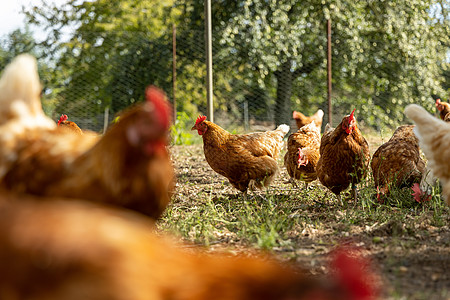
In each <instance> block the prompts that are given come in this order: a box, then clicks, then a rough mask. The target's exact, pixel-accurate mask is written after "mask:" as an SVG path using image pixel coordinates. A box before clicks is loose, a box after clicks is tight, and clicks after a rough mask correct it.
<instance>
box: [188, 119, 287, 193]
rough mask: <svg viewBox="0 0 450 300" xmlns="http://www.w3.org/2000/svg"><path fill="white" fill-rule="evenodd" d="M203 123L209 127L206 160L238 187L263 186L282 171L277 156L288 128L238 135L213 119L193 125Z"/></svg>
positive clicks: (205, 134) (204, 138)
mask: <svg viewBox="0 0 450 300" xmlns="http://www.w3.org/2000/svg"><path fill="white" fill-rule="evenodd" d="M200 126H202V128H206V132H205V133H204V134H203V135H202V137H203V150H204V153H205V158H206V161H207V162H208V164H209V165H210V166H211V168H212V169H213V170H214V171H216V172H217V173H219V174H221V175H223V176H225V177H226V178H228V180H229V181H230V183H231V184H232V185H233V186H234V187H235V188H237V189H238V190H240V191H241V192H245V191H247V189H248V187H249V186H252V187H256V188H262V187H263V186H268V185H269V184H270V183H271V181H272V180H273V179H274V176H275V175H276V174H277V172H278V164H277V161H276V159H277V157H278V155H279V153H280V151H281V148H282V147H283V137H284V135H285V134H286V132H287V131H282V130H280V129H278V130H272V131H266V132H256V133H249V134H236V135H234V134H231V133H229V132H228V131H226V130H224V129H223V128H221V127H220V126H218V125H217V124H214V123H212V122H209V121H202V122H201V123H199V124H196V125H195V126H194V127H193V129H196V128H197V127H200ZM284 126H286V125H284ZM286 127H287V126H286ZM288 130H289V129H288Z"/></svg>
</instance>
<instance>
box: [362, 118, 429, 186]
mask: <svg viewBox="0 0 450 300" xmlns="http://www.w3.org/2000/svg"><path fill="white" fill-rule="evenodd" d="M413 128H414V125H403V126H400V127H398V128H397V129H396V130H395V132H394V134H393V135H392V137H391V138H390V139H389V141H388V142H386V143H384V144H383V145H381V146H380V147H379V148H378V149H377V150H376V151H375V153H374V154H373V156H372V162H371V168H372V174H373V177H374V180H375V185H376V186H380V187H383V189H380V190H386V188H387V186H388V185H394V186H398V187H402V186H405V185H406V186H409V187H410V186H412V185H413V183H419V182H420V180H421V178H422V175H423V174H424V173H425V172H426V167H425V162H424V161H423V160H422V158H421V157H420V151H419V140H418V139H417V137H416V136H415V135H414V132H413Z"/></svg>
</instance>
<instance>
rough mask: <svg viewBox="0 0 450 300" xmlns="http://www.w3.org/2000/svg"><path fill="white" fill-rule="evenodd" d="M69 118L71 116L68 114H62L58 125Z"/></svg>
mask: <svg viewBox="0 0 450 300" xmlns="http://www.w3.org/2000/svg"><path fill="white" fill-rule="evenodd" d="M68 118H69V117H68V116H67V115H64V114H62V115H61V117H60V118H59V121H58V125H59V124H61V123H62V122H64V121H67V119H68Z"/></svg>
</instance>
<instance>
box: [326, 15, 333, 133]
mask: <svg viewBox="0 0 450 300" xmlns="http://www.w3.org/2000/svg"><path fill="white" fill-rule="evenodd" d="M327 75H328V76H327V86H328V123H330V125H331V126H333V115H332V105H331V78H332V77H331V20H330V19H328V20H327Z"/></svg>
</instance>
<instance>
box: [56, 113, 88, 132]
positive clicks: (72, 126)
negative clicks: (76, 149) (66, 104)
mask: <svg viewBox="0 0 450 300" xmlns="http://www.w3.org/2000/svg"><path fill="white" fill-rule="evenodd" d="M67 119H68V117H67V115H64V114H63V115H61V117H60V118H59V120H58V126H60V127H63V128H66V129H67V130H70V131H71V132H73V133H76V134H83V131H81V129H80V127H78V125H77V123H75V122H72V121H67Z"/></svg>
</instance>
